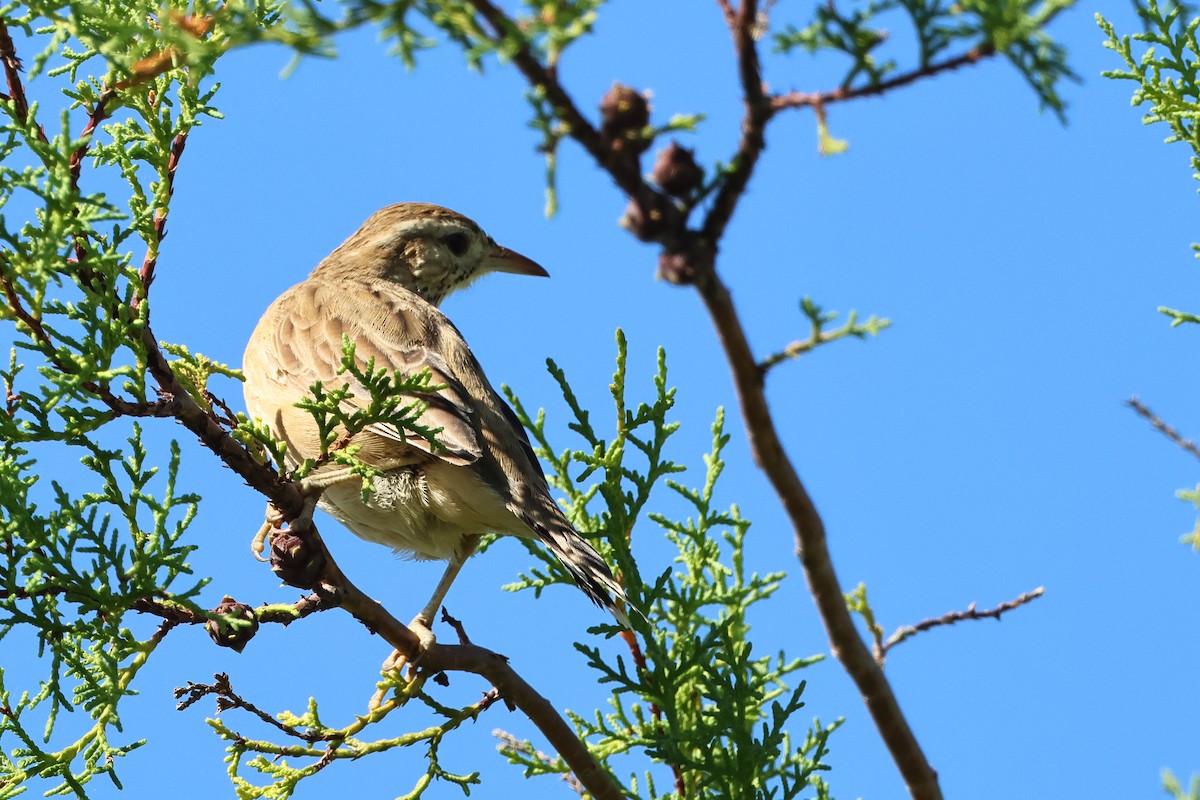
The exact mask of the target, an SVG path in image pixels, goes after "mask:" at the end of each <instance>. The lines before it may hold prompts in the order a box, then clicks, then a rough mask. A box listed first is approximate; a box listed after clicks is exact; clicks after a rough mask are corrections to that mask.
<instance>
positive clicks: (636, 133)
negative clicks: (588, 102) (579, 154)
mask: <svg viewBox="0 0 1200 800" xmlns="http://www.w3.org/2000/svg"><path fill="white" fill-rule="evenodd" d="M649 124H650V102H649V101H648V100H647V99H646V96H645V95H644V94H641V93H640V92H638V91H637V90H636V89H634V88H633V87H631V86H625V85H624V84H621V83H614V84H613V87H612V88H611V89H609V90H608V92H606V93H605V95H604V97H603V98H602V99H601V100H600V135H601V136H603V137H604V140H605V142H606V143H607V144H608V147H609V149H610V150H611V151H612V152H614V153H628V154H631V155H634V156H637V155H640V154H641V153H642V152H643V151H645V150H646V148H647V147H649V146H650V140H649V139H647V138H645V137H643V136H642V133H643V131H645V129H646V126H647V125H649Z"/></svg>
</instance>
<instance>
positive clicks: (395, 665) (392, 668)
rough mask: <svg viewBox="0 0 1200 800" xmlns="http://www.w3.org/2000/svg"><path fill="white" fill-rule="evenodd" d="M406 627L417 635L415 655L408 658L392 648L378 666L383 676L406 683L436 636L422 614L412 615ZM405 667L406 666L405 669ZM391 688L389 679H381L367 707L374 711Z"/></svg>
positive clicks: (415, 674)
mask: <svg viewBox="0 0 1200 800" xmlns="http://www.w3.org/2000/svg"><path fill="white" fill-rule="evenodd" d="M408 629H409V630H410V631H412V632H413V633H415V634H416V635H417V640H418V642H417V656H416V658H413V659H410V658H409V657H408V656H406V655H405V654H404V653H401V652H400V651H399V650H393V651H392V652H391V654H390V655H389V656H388V657H387V658H385V659H384V660H383V665H382V666H381V667H380V668H379V671H380V672H382V673H383V674H384V675H385V676H396V677H401V676H402V680H404V681H405V682H407V683H411V682H412V681H414V680H415V679H416V677H417V667H418V666H419V665H420V663H421V656H423V655H424V654H425V651H426V650H428V649H429V648H430V647H433V645H434V644H435V643H436V642H437V637H436V636H434V635H433V631H432V630H430V628H429V620H427V619H425V617H424V615H422V614H418V615H417V616H415V617H413V620H412V622H410V623H408ZM405 667H408V669H407V670H405ZM390 688H391V684H390V683H389V681H386V680H385V681H382V682H381V683H380V684H379V687H378V688H377V689H376V690H375V694H373V695H372V696H371V702H370V703H369V706H368V707H369V708H370V709H371V710H372V711H374V710H375V709H377V708H379V706H380V705H381V704H382V703H383V701H384V698H385V697H386V696H387V693H388V690H389V689H390Z"/></svg>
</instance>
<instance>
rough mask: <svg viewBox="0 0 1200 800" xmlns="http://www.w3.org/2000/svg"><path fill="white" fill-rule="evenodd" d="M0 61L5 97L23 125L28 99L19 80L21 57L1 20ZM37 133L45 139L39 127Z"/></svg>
mask: <svg viewBox="0 0 1200 800" xmlns="http://www.w3.org/2000/svg"><path fill="white" fill-rule="evenodd" d="M0 63H2V64H3V65H4V80H5V83H7V84H8V96H7V98H6V99H8V100H11V101H12V103H13V111H14V112H15V116H16V118H17V121H18V122H20V123H21V124H22V125H25V124H27V123H28V121H29V99H28V98H27V97H26V96H25V85H24V84H23V83H22V82H21V59H20V57H19V56H17V46H16V45H15V44H14V43H13V40H12V36H11V35H10V34H9V32H8V25H7V24H5V23H4V22H3V21H0ZM38 133H39V136H40V137H41V139H42V140H43V141H45V139H46V134H45V133H44V132H43V131H42V130H41V128H40V127H39V128H38Z"/></svg>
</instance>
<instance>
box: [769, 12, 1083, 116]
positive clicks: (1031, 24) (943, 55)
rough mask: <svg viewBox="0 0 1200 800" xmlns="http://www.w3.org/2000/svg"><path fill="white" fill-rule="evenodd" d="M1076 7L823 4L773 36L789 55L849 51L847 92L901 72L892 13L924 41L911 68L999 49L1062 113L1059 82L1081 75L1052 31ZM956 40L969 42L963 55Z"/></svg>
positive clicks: (1047, 103)
mask: <svg viewBox="0 0 1200 800" xmlns="http://www.w3.org/2000/svg"><path fill="white" fill-rule="evenodd" d="M855 5H861V7H855ZM1072 5H1073V0H966V2H954V3H946V2H942V0H869V1H868V2H866V3H865V4H852V5H851V6H849V7H848V6H846V5H843V4H839V5H837V6H835V5H834V4H832V3H829V4H826V3H820V4H817V5H816V7H815V11H814V17H813V19H812V21H811V22H809V23H808V24H806V25H804V26H803V27H797V26H796V25H794V24H789V25H786V26H784V28H783V30H781V31H779V32H777V33H775V34H774V36H773V37H772V38H773V40H774V42H775V48H776V50H777V51H779V52H782V53H788V52H791V51H793V50H797V49H800V50H804V51H806V52H809V53H817V52H821V51H833V52H837V53H841V54H843V55H845V56H847V57H848V58H849V59H850V66H849V67H848V68H847V70H846V73H845V75H844V77H843V78H842V80H841V84H840V86H841V88H842V89H844V90H853V89H864V88H872V87H879V86H880V85H882V84H884V83H885V82H886V81H887V80H889V79H890V78H894V77H897V76H898V75H899V74H900V72H901V68H900V65H899V64H898V63H897V61H896V60H895V59H894V58H892V57H890V56H887V57H885V56H884V55H883V50H884V49H885V44H886V42H887V40H888V31H887V28H886V27H885V26H886V24H887V21H890V20H891V16H889V15H894V14H903V15H905V16H907V17H908V22H909V23H910V24H911V25H912V28H913V31H914V32H915V35H916V40H917V41H916V45H917V57H916V59H915V65H914V66H913V67H905V70H908V69H912V70H913V71H915V72H924V71H930V70H933V69H936V68H938V66H939V65H940V64H944V63H947V62H949V61H951V60H953V59H956V58H960V59H961V58H965V59H966V60H968V61H969V60H972V59H971V58H969V57H968V53H969V52H970V51H974V52H975V53H976V54H981V53H983V52H984V51H985V50H995V52H998V53H1003V54H1004V55H1005V56H1006V57H1007V58H1008V60H1009V61H1010V62H1012V64H1013V66H1014V67H1016V68H1017V71H1018V72H1020V73H1021V75H1022V77H1024V78H1025V80H1026V81H1027V82H1028V83H1029V85H1030V87H1031V88H1032V89H1033V90H1034V92H1035V93H1036V94H1037V96H1038V99H1039V100H1040V101H1041V104H1042V106H1043V107H1044V108H1049V109H1051V110H1053V111H1054V112H1055V113H1056V114H1058V115H1059V117H1060V118H1061V117H1062V113H1063V110H1064V108H1065V105H1064V103H1063V100H1062V98H1061V97H1060V96H1059V94H1058V85H1059V83H1060V82H1061V81H1062V80H1063V79H1064V78H1067V79H1074V78H1075V74H1074V73H1073V72H1071V70H1070V68H1069V67H1068V66H1067V62H1066V50H1065V49H1064V48H1063V47H1062V45H1060V44H1058V43H1056V42H1055V41H1054V39H1053V38H1051V36H1050V35H1049V34H1048V33H1046V30H1045V29H1046V26H1047V25H1049V24H1050V22H1051V21H1052V20H1053V19H1054V18H1055V17H1056V16H1058V15H1059V14H1060V13H1061V12H1062V11H1064V10H1066V9H1067V8H1070V7H1071V6H1072ZM893 24H894V23H893ZM956 45H962V47H960V48H957V52H955V50H956ZM976 57H978V55H976Z"/></svg>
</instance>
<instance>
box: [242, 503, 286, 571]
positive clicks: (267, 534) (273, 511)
mask: <svg viewBox="0 0 1200 800" xmlns="http://www.w3.org/2000/svg"><path fill="white" fill-rule="evenodd" d="M264 517H265V520H264V521H263V524H262V527H261V528H259V529H258V533H256V534H254V541H252V542H251V543H250V552H252V553H254V557H255V558H256V559H258V560H259V561H263V562H266V561H268V560H269V559H266V558H263V553H264V552H266V549H267V547H268V546H269V545H270V544H271V541H270V540H271V534H272V533H273V532H274V531H277V530H279V529H280V528H282V527H283V513H282V512H280V510H279V509H278V508H276V507H275V504H274V503H267V513H266V514H265V515H264Z"/></svg>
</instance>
